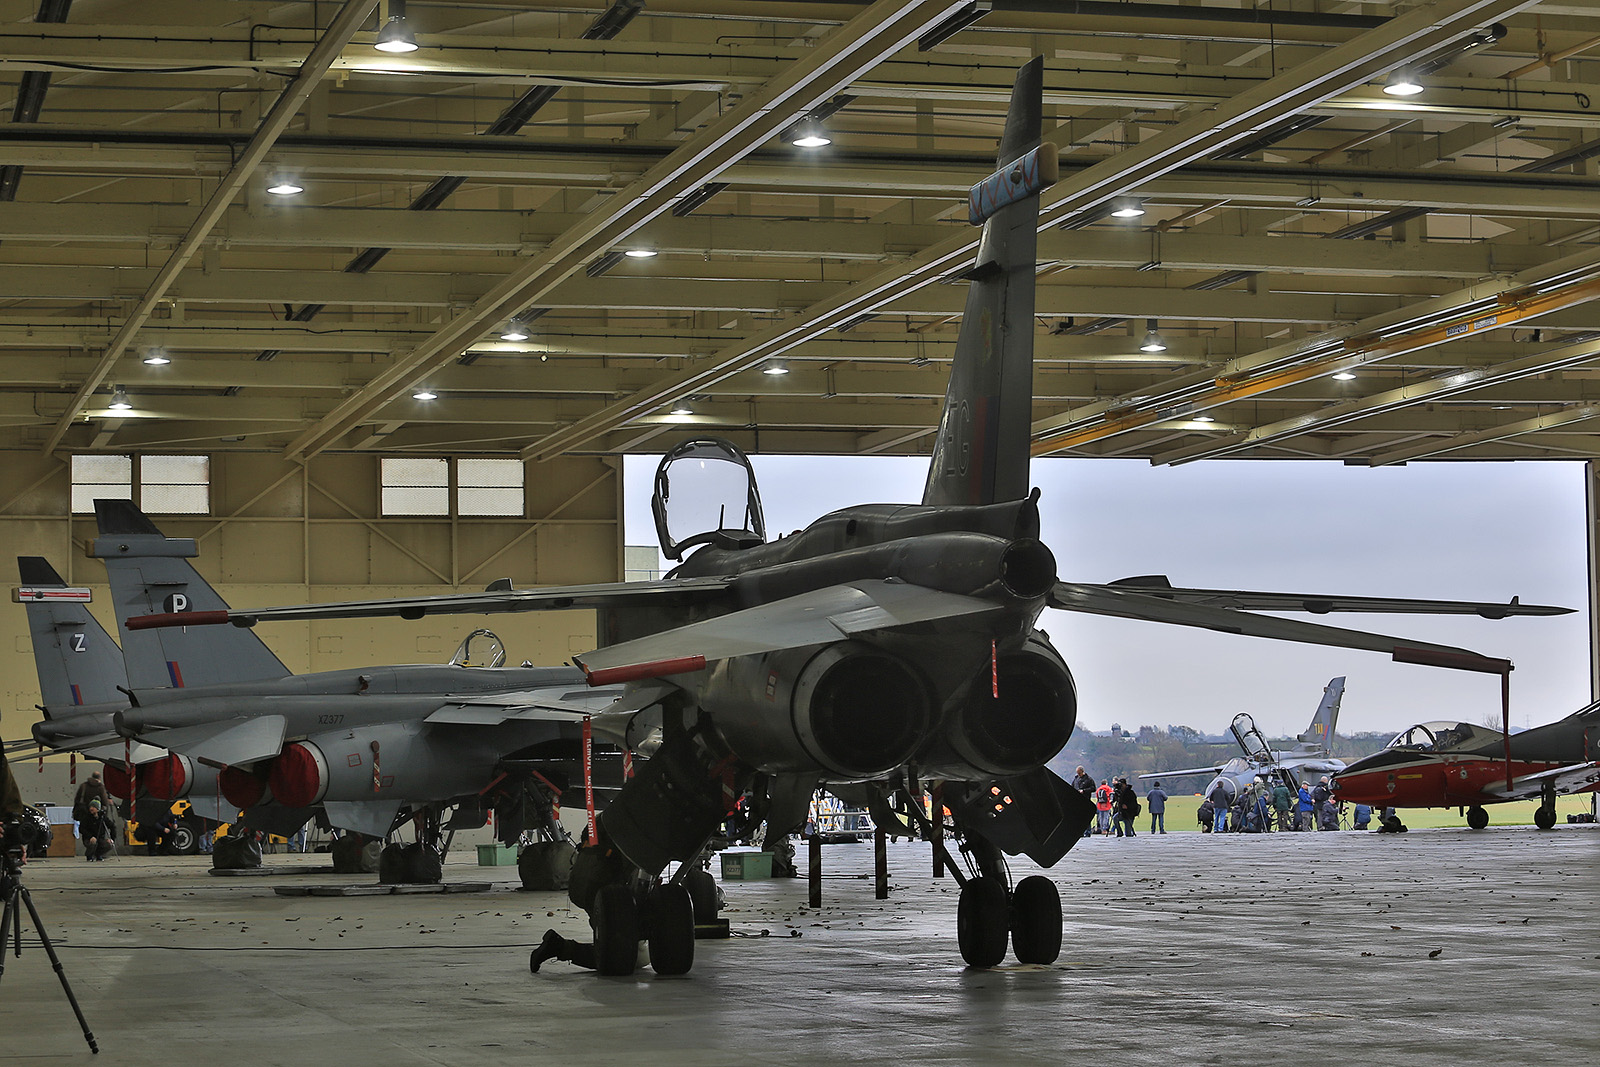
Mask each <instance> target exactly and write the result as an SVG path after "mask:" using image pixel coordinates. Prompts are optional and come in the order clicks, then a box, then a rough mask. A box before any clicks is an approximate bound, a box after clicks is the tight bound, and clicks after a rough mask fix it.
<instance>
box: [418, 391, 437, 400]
mask: <svg viewBox="0 0 1600 1067" xmlns="http://www.w3.org/2000/svg"><path fill="white" fill-rule="evenodd" d="M411 399H412V400H438V399H439V394H438V393H435V392H433V391H432V390H429V389H418V390H417V391H416V392H414V393H412V394H411Z"/></svg>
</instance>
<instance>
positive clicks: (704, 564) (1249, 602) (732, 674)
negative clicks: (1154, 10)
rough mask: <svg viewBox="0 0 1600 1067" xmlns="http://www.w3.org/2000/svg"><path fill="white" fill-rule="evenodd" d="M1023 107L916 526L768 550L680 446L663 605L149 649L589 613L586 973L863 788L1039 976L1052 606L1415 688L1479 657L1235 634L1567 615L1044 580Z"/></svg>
mask: <svg viewBox="0 0 1600 1067" xmlns="http://www.w3.org/2000/svg"><path fill="white" fill-rule="evenodd" d="M1041 99H1042V63H1041V62H1040V61H1038V60H1035V61H1033V62H1031V63H1029V64H1027V65H1026V66H1024V67H1023V68H1022V70H1021V72H1020V73H1019V74H1018V77H1017V83H1016V86H1015V88H1014V90H1013V94H1012V99H1011V107H1010V111H1009V114H1008V116H1007V119H1006V126H1005V131H1004V134H1003V136H1002V139H1001V142H1000V151H999V157H998V169H997V170H996V171H995V172H994V173H993V174H992V175H990V176H989V177H987V178H985V179H984V180H983V181H981V182H979V183H978V184H977V185H976V186H974V187H973V188H972V191H971V195H970V197H969V218H970V220H971V221H972V222H973V223H974V224H981V225H982V226H983V234H982V238H981V241H980V244H979V248H978V253H977V259H976V263H975V264H974V265H973V266H972V267H971V268H970V270H968V271H967V273H966V277H967V278H968V279H969V281H970V288H969V291H968V296H967V304H966V311H965V314H964V315H963V317H962V322H961V332H960V335H959V337H958V339H957V344H956V352H955V358H954V363H953V365H952V368H951V376H950V383H949V388H948V392H947V394H946V398H945V405H944V412H943V416H942V418H941V421H940V426H939V433H938V438H937V440H936V443H935V445H934V450H933V456H932V462H931V464H930V467H929V473H928V479H927V484H926V487H925V489H924V491H923V496H922V501H921V502H920V503H918V504H909V505H897V504H867V505H861V506H857V507H850V508H845V509H843V510H841V511H836V512H833V513H832V514H829V515H825V516H823V517H822V518H820V519H818V520H817V521H816V522H814V523H813V524H812V525H811V526H809V527H808V528H806V529H804V530H802V531H800V532H799V533H796V534H793V535H791V536H789V537H785V538H782V539H781V540H778V541H774V542H770V543H769V542H767V541H766V539H765V531H764V528H763V522H762V517H761V506H760V498H759V495H758V493H757V491H756V487H755V481H754V476H753V474H752V473H751V471H750V468H749V464H748V461H747V460H746V459H745V458H744V456H743V455H742V454H741V453H739V452H738V450H737V449H735V448H734V447H733V446H732V445H729V444H727V443H725V442H720V441H713V440H700V441H691V442H687V443H685V444H683V445H680V446H679V447H677V448H675V449H673V450H672V451H671V452H670V453H669V454H668V455H667V456H666V458H665V459H664V460H663V461H662V464H661V467H660V468H659V470H658V471H657V474H656V481H655V494H654V499H653V505H654V510H655V516H656V522H657V527H658V532H659V533H660V535H661V539H662V547H663V551H665V553H666V554H667V556H668V557H669V558H671V559H683V557H684V554H685V552H686V551H688V550H690V549H693V550H694V551H693V554H692V555H689V556H688V557H687V558H686V559H684V560H683V563H682V565H681V566H679V567H678V568H677V569H676V570H674V571H673V572H672V573H671V574H670V575H669V576H668V577H666V578H663V579H661V580H658V581H653V582H636V583H623V584H610V585H590V586H570V587H562V588H546V589H538V590H503V591H492V592H487V593H481V594H466V595H451V596H438V597H420V598H412V599H405V600H390V601H368V602H358V603H345V604H325V605H309V606H303V607H292V608H263V609H255V610H234V611H228V612H215V613H211V614H210V615H209V616H207V617H204V618H202V617H197V616H196V615H194V614H187V615H172V616H169V617H167V618H166V619H161V618H149V619H146V620H143V621H142V623H141V625H160V624H166V625H190V626H193V625H196V624H198V623H202V622H232V623H235V624H237V625H245V626H249V625H254V624H255V623H256V622H259V621H263V620H271V619H302V618H357V617H366V616H374V615H399V616H402V617H419V616H421V615H426V614H429V613H433V612H496V611H522V610H539V609H553V608H573V607H592V608H594V609H596V610H597V612H598V613H599V633H600V635H601V644H602V647H600V648H598V649H596V650H595V651H593V652H589V653H587V654H585V655H583V656H580V657H579V662H580V663H581V665H582V666H583V669H584V670H585V671H586V672H587V673H588V677H589V679H590V681H592V682H594V683H596V684H614V683H622V684H624V685H625V686H626V687H627V692H626V694H625V695H624V696H623V697H622V698H621V699H620V700H619V701H618V702H617V704H616V705H615V707H614V709H613V710H610V711H605V712H601V713H599V714H597V715H596V716H595V718H594V724H595V728H596V730H597V731H598V730H601V729H604V730H605V731H606V732H607V733H608V734H609V735H610V736H611V737H613V738H618V739H623V738H626V739H629V743H630V744H635V743H637V742H638V740H639V739H648V740H649V741H650V742H651V743H653V744H658V745H659V747H657V748H656V749H655V751H654V754H653V755H652V757H651V758H650V759H649V760H648V762H645V763H644V765H643V769H642V770H641V771H640V773H639V774H638V775H637V776H636V777H635V778H633V779H632V780H631V781H629V782H628V783H627V784H625V785H624V787H623V788H622V790H621V792H620V793H619V795H618V796H617V797H616V799H615V800H614V801H613V802H612V803H611V805H610V806H609V807H608V808H607V810H606V811H605V812H604V814H603V815H602V816H601V817H600V821H599V832H598V835H597V839H596V840H595V841H592V842H590V847H587V848H583V849H580V851H579V854H578V858H577V861H576V863H575V865H574V868H573V875H572V885H571V889H570V894H571V897H572V899H573V901H574V902H575V903H577V904H578V905H579V906H581V907H583V908H584V909H586V910H588V911H589V913H590V917H591V920H592V922H593V924H594V926H595V932H596V943H595V962H596V964H597V966H598V968H599V969H600V970H602V971H604V972H607V973H615V974H625V973H629V972H631V971H632V970H633V968H634V960H635V957H636V942H637V940H638V939H639V937H640V936H641V933H643V934H644V935H645V936H647V937H650V938H651V939H652V940H655V939H657V938H659V939H661V940H662V942H663V943H666V942H667V941H669V940H671V941H673V942H674V943H676V940H677V939H678V938H681V936H682V933H681V931H682V929H683V928H684V926H685V924H689V923H691V922H692V916H691V914H690V911H689V905H688V903H687V900H686V899H685V898H684V896H683V894H681V893H680V892H679V890H680V889H681V886H680V885H677V884H669V885H667V886H664V887H659V888H652V886H653V883H654V882H655V880H656V879H657V876H658V875H659V874H660V872H662V871H663V870H664V869H665V868H666V867H667V865H668V864H669V863H670V862H672V861H684V860H687V859H689V858H690V857H692V856H694V855H696V854H697V852H698V851H699V850H700V848H701V847H702V845H703V844H704V843H705V842H706V840H707V838H708V836H709V835H710V834H711V833H712V832H713V830H715V829H716V827H717V826H718V824H719V823H720V822H721V820H722V818H723V817H724V814H725V813H726V812H727V811H728V810H729V803H730V798H736V797H738V796H739V795H740V794H742V793H744V792H745V791H747V790H748V791H750V792H751V793H752V795H753V796H755V797H756V798H757V801H756V802H757V803H758V804H759V805H761V806H762V808H763V809H764V811H765V814H766V818H767V821H768V824H769V832H770V833H772V834H780V835H781V834H784V833H786V832H789V831H790V830H791V829H792V828H794V827H796V826H797V825H798V824H799V822H800V820H801V819H802V818H803V817H804V813H805V806H806V802H807V800H808V799H809V798H810V796H811V793H812V790H813V789H814V788H815V787H817V786H818V785H819V784H823V785H828V784H835V783H851V784H853V785H854V787H855V790H856V791H858V792H864V793H866V794H867V796H868V799H869V801H870V803H871V804H872V805H874V806H878V805H883V804H886V802H887V797H888V796H889V795H890V794H892V793H895V792H899V793H902V794H904V795H903V796H902V797H901V798H900V799H901V800H902V801H904V804H903V810H905V811H908V812H912V813H915V812H918V811H920V810H922V809H921V805H920V804H918V803H917V802H916V800H915V797H916V795H917V794H920V793H921V791H922V789H923V787H924V786H925V785H927V784H929V783H938V784H939V785H940V788H941V789H942V796H943V803H944V806H945V807H947V808H949V810H950V811H951V812H952V813H953V815H954V819H955V825H956V840H957V841H958V842H959V844H960V850H961V852H962V853H963V856H964V859H965V873H963V871H962V868H961V867H959V866H955V865H952V867H951V869H952V870H953V871H954V872H955V874H956V877H957V879H958V881H959V882H960V883H961V895H960V901H959V909H958V912H959V914H958V919H957V939H958V941H959V944H960V948H961V954H962V956H963V957H964V958H965V959H966V960H967V962H968V963H970V964H972V965H975V966H992V965H994V964H997V963H998V962H1000V960H1001V959H1003V958H1004V956H1005V954H1006V948H1007V942H1008V941H1009V942H1010V943H1011V945H1012V946H1013V947H1014V950H1015V953H1016V956H1017V958H1018V959H1020V960H1023V961H1025V962H1036V963H1048V962H1051V961H1053V960H1055V959H1056V958H1057V956H1058V954H1059V952H1060V945H1061V930H1062V923H1061V901H1060V896H1059V893H1058V891H1057V889H1056V886H1055V884H1054V883H1053V882H1051V881H1050V880H1049V879H1048V878H1046V877H1043V876H1039V875H1035V876H1033V877H1030V878H1025V879H1023V880H1022V881H1021V882H1020V883H1018V884H1017V885H1015V886H1012V885H1011V884H1010V875H1009V872H1008V870H1007V868H1006V864H1005V862H1004V860H1003V858H1002V854H1003V853H1009V854H1012V855H1017V854H1025V855H1027V856H1029V857H1031V858H1032V859H1033V860H1034V861H1036V862H1037V863H1038V864H1040V865H1041V866H1043V867H1050V866H1053V865H1054V864H1055V863H1056V862H1057V861H1058V860H1060V859H1061V858H1062V856H1064V855H1065V854H1066V852H1067V850H1068V849H1069V848H1071V847H1072V846H1073V844H1074V843H1075V842H1076V841H1078V840H1079V839H1080V836H1081V833H1082V830H1083V828H1084V827H1085V826H1086V825H1087V823H1088V820H1089V819H1090V817H1091V814H1092V811H1093V805H1092V804H1091V803H1090V802H1089V801H1088V799H1087V798H1085V797H1083V796H1082V795H1080V794H1079V793H1078V792H1077V791H1076V790H1074V789H1073V788H1071V787H1070V786H1069V785H1067V783H1066V782H1064V781H1062V780H1061V779H1060V778H1059V777H1057V776H1056V775H1055V774H1053V773H1052V772H1051V771H1050V770H1049V769H1048V768H1046V766H1045V764H1046V762H1047V761H1048V760H1049V759H1050V758H1051V757H1052V756H1054V755H1055V754H1056V752H1057V751H1059V750H1060V748H1061V747H1062V745H1063V744H1064V743H1065V742H1066V741H1067V739H1068V738H1069V737H1070V735H1071V734H1072V730H1073V727H1074V725H1075V724H1076V721H1077V704H1078V702H1077V692H1076V689H1075V687H1074V684H1073V679H1072V674H1071V672H1070V671H1069V670H1068V668H1067V664H1066V662H1065V660H1064V659H1063V658H1062V656H1061V654H1060V653H1059V652H1057V651H1056V649H1055V648H1054V647H1052V646H1051V644H1050V641H1049V639H1048V638H1047V637H1046V635H1045V634H1044V633H1043V632H1042V631H1040V630H1039V629H1038V628H1037V625H1036V623H1037V620H1038V618H1039V615H1040V613H1041V612H1042V611H1043V610H1044V608H1045V607H1046V606H1052V607H1058V608H1065V609H1067V610H1069V611H1084V612H1091V613H1096V614H1102V615H1113V616H1120V617H1124V618H1134V619H1145V620H1152V621H1157V622H1167V623H1177V624H1180V625H1186V626H1200V627H1206V628H1210V629H1216V630H1222V631H1226V632H1229V633H1237V634H1246V635H1254V636H1259V637H1273V638H1279V639H1283V640H1290V641H1306V642H1311V643H1315V644H1329V645H1340V646H1345V647H1349V648H1362V649H1370V650H1375V651H1380V652H1384V653H1388V654H1392V655H1397V656H1398V657H1399V658H1402V659H1411V660H1416V659H1419V658H1428V657H1434V658H1448V657H1450V656H1452V655H1454V656H1460V657H1463V658H1471V657H1472V654H1471V653H1467V652H1465V651H1464V650H1461V649H1451V648H1446V647H1444V646H1439V645H1427V644H1421V643H1417V642H1409V641H1405V640H1401V639H1398V638H1392V637H1384V636H1381V635H1378V634H1371V633H1363V632H1359V631H1355V630H1346V629H1339V628H1335V627H1330V626H1326V625H1319V624H1313V623H1307V622H1299V621H1293V620H1287V619H1280V618H1275V617H1271V616H1265V615H1259V614H1254V613H1253V611H1255V610H1267V611H1296V610H1302V611H1314V612H1327V611H1367V612H1371V611H1401V612H1406V611H1411V612H1417V611H1424V612H1459V613H1468V614H1480V615H1484V616H1487V617H1502V616H1504V615H1508V614H1552V613H1556V612H1559V611H1561V610H1562V609H1559V608H1541V607H1534V606H1529V605H1523V604H1519V603H1517V602H1515V601H1513V602H1512V603H1511V604H1481V603H1460V602H1437V601H1421V600H1395V599H1383V598H1368V597H1338V596H1320V595H1319V596H1304V595H1292V594H1277V593H1249V592H1238V591H1219V590H1198V589H1180V588H1174V587H1172V586H1171V585H1170V584H1167V583H1165V582H1164V581H1159V580H1152V579H1148V578H1146V579H1139V580H1135V581H1132V582H1126V583H1112V584H1110V585H1091V584H1084V583H1077V582H1064V581H1060V580H1058V579H1057V575H1056V561H1055V558H1054V556H1053V555H1052V554H1051V552H1050V550H1049V549H1048V548H1046V547H1045V546H1044V545H1043V544H1042V543H1041V542H1040V541H1039V510H1038V506H1037V501H1038V495H1037V493H1036V492H1033V493H1030V491H1029V472H1028V463H1029V447H1028V446H1029V422H1030V418H1031V406H1032V391H1033V384H1032V374H1033V333H1034V321H1033V319H1034V315H1033V311H1034V273H1035V265H1036V258H1037V257H1036V254H1035V249H1036V244H1037V227H1038V219H1039V193H1040V190H1042V189H1044V188H1045V187H1047V186H1048V185H1050V184H1051V183H1052V182H1053V181H1054V180H1055V177H1056V158H1055V153H1054V146H1053V145H1051V144H1049V143H1041V140H1040V114H1041ZM1241 609H1243V610H1241ZM939 847H941V848H942V847H943V846H942V845H941V846H939ZM945 858H946V859H947V860H948V859H949V857H948V855H947V856H946V857H945ZM680 870H681V868H680ZM641 922H643V923H644V927H645V928H644V929H643V930H641V925H640V924H641Z"/></svg>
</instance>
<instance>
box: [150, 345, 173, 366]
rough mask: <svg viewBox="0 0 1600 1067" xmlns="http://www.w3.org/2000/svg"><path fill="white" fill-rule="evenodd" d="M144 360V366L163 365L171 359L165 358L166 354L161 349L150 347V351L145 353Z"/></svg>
mask: <svg viewBox="0 0 1600 1067" xmlns="http://www.w3.org/2000/svg"><path fill="white" fill-rule="evenodd" d="M144 362H145V365H146V366H150V367H164V366H166V365H167V364H168V363H171V362H172V360H170V359H168V358H167V354H166V353H165V352H163V351H162V350H161V349H159V348H152V349H150V351H148V352H146V353H145V355H144Z"/></svg>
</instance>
